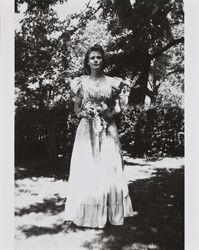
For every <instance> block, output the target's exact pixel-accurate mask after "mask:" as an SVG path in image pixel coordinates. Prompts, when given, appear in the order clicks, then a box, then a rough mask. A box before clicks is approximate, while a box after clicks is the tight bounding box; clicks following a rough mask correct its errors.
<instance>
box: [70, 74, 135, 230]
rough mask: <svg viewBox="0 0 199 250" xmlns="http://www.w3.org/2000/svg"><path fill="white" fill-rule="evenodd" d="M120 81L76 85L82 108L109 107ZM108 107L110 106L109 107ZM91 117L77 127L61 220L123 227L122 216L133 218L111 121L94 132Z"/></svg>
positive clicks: (80, 81)
mask: <svg viewBox="0 0 199 250" xmlns="http://www.w3.org/2000/svg"><path fill="white" fill-rule="evenodd" d="M120 83H121V79H118V78H112V77H108V76H105V78H104V81H103V82H102V83H101V84H100V86H99V87H96V86H95V85H94V84H92V83H91V82H90V81H88V77H83V78H81V79H80V80H79V81H78V83H77V84H76V92H77V94H78V95H81V97H82V107H84V105H86V103H88V102H91V103H93V104H94V105H101V102H102V101H103V102H105V103H107V104H108V105H110V106H111V103H113V98H114V95H115V92H116V91H117V89H119V86H120ZM110 108H111V107H110ZM94 124H95V118H94V119H93V120H88V119H86V118H82V119H81V121H80V123H79V126H78V128H77V132H76V137H75V142H74V146H73V152H72V157H71V165H70V176H69V183H68V184H69V186H68V194H67V199H66V203H65V220H66V221H69V220H70V221H73V222H74V223H75V224H76V225H77V226H83V227H93V228H104V227H105V225H106V222H107V220H109V222H110V223H111V224H113V225H123V223H124V217H129V216H133V214H134V212H133V209H132V204H131V200H130V197H129V193H128V186H127V182H126V180H125V178H124V175H123V165H122V164H123V162H122V157H121V149H120V143H119V138H118V133H117V128H116V125H115V122H114V121H113V120H112V121H110V122H109V124H108V126H107V127H106V128H103V129H102V131H101V132H97V130H95V129H94Z"/></svg>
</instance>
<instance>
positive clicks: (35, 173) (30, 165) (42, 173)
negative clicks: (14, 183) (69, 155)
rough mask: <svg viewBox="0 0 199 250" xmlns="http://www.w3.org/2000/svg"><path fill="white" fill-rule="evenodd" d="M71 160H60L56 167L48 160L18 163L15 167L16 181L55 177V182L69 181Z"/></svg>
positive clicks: (31, 160)
mask: <svg viewBox="0 0 199 250" xmlns="http://www.w3.org/2000/svg"><path fill="white" fill-rule="evenodd" d="M69 167H70V159H66V158H63V157H62V158H59V159H57V162H56V164H55V166H54V167H53V166H51V165H50V163H49V161H48V160H47V159H29V160H23V161H18V162H17V163H16V166H15V180H19V179H24V178H33V177H53V178H55V180H60V179H62V180H68V175H69Z"/></svg>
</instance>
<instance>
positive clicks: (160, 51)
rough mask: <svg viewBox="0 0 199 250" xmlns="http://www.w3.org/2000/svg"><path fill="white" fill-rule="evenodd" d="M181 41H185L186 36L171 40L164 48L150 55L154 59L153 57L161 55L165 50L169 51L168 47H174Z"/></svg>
mask: <svg viewBox="0 0 199 250" xmlns="http://www.w3.org/2000/svg"><path fill="white" fill-rule="evenodd" d="M179 43H184V37H181V38H179V39H176V40H173V41H172V42H170V43H168V44H167V45H166V46H164V47H163V48H162V49H160V50H158V51H157V52H154V53H153V54H151V55H150V59H151V60H152V59H153V58H156V57H158V56H161V55H162V54H163V53H164V52H165V51H167V50H168V49H170V48H171V47H173V46H175V45H177V44H179Z"/></svg>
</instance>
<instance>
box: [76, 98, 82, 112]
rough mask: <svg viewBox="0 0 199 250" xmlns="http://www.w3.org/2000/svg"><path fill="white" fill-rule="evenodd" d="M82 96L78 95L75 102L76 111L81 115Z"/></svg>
mask: <svg viewBox="0 0 199 250" xmlns="http://www.w3.org/2000/svg"><path fill="white" fill-rule="evenodd" d="M81 105H82V97H80V96H76V97H75V102H74V113H75V114H76V115H77V116H79V115H80V112H81Z"/></svg>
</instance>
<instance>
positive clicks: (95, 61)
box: [88, 51, 103, 70]
mask: <svg viewBox="0 0 199 250" xmlns="http://www.w3.org/2000/svg"><path fill="white" fill-rule="evenodd" d="M88 65H89V66H90V69H91V70H102V66H103V57H102V54H101V53H100V52H99V51H91V53H90V55H89V57H88Z"/></svg>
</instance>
